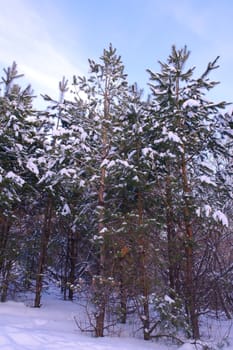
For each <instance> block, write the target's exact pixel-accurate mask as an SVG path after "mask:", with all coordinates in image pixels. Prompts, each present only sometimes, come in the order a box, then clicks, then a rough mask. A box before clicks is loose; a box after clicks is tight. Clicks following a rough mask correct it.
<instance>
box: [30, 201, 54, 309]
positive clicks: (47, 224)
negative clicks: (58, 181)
mask: <svg viewBox="0 0 233 350" xmlns="http://www.w3.org/2000/svg"><path fill="white" fill-rule="evenodd" d="M52 210H53V207H52V200H51V198H49V199H48V202H47V206H46V208H45V215H44V227H43V230H42V236H41V246H40V255H39V262H38V270H37V277H36V292H35V300H34V307H40V302H41V292H42V287H43V274H44V269H45V264H46V257H47V247H48V242H49V237H50V233H51V220H52Z"/></svg>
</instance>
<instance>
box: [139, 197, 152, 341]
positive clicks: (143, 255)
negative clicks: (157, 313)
mask: <svg viewBox="0 0 233 350" xmlns="http://www.w3.org/2000/svg"><path fill="white" fill-rule="evenodd" d="M138 226H139V230H141V228H142V226H143V199H142V193H141V191H139V192H138ZM140 234H141V233H140ZM140 243H141V244H140V245H141V246H142V247H141V252H140V271H141V288H142V295H143V317H142V322H143V338H144V340H150V332H149V330H150V308H149V280H148V267H147V254H148V250H147V247H148V242H147V239H146V238H145V237H144V232H143V237H141V239H140Z"/></svg>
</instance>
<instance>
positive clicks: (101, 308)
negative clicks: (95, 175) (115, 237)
mask: <svg viewBox="0 0 233 350" xmlns="http://www.w3.org/2000/svg"><path fill="white" fill-rule="evenodd" d="M108 119H109V96H108V78H107V77H106V78H105V94H104V124H103V125H102V161H104V160H105V159H106V158H107V155H108V149H109V144H108V142H109V137H108V131H107V127H106V120H108ZM105 183H106V169H105V167H104V166H103V167H101V169H100V186H99V191H98V208H99V222H98V234H99V237H100V242H101V243H100V252H99V254H100V257H99V277H100V278H102V279H103V280H104V278H105V274H106V271H105V269H106V266H105V265H106V237H105V233H104V232H103V228H104V217H105V200H104V194H105ZM101 289H102V288H101ZM104 289H105V288H104ZM97 294H98V296H97V300H98V311H97V314H96V328H95V329H96V332H95V333H96V337H103V336H104V320H105V310H106V295H105V290H103V289H102V292H101V290H99V291H97ZM101 294H102V295H101Z"/></svg>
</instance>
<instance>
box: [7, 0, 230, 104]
mask: <svg viewBox="0 0 233 350" xmlns="http://www.w3.org/2000/svg"><path fill="white" fill-rule="evenodd" d="M0 9H1V11H0V49H1V50H0V52H1V53H0V69H1V71H2V69H3V67H6V66H9V65H10V64H11V63H12V61H13V60H15V61H16V62H17V63H18V67H19V70H20V72H22V73H24V74H25V77H26V80H27V81H28V82H30V83H31V84H32V87H33V88H34V90H35V92H36V94H38V95H39V94H40V93H48V94H50V95H52V96H53V97H54V98H56V97H57V96H58V88H57V87H58V81H59V80H60V79H61V78H62V76H63V75H65V76H66V77H67V78H71V77H72V76H73V75H74V74H75V75H85V74H87V72H88V63H87V60H88V58H91V59H95V60H98V58H99V56H101V54H102V51H103V49H104V48H105V47H108V45H109V43H110V42H111V43H112V44H113V46H114V47H116V48H117V50H118V53H119V54H120V55H121V56H122V60H123V62H124V64H125V67H126V68H125V69H126V73H128V75H129V81H130V82H131V83H133V82H134V81H137V82H138V84H139V86H140V87H141V88H145V87H146V84H147V80H148V79H147V78H148V75H147V73H146V68H150V69H152V70H154V71H158V69H159V65H158V63H157V61H158V60H161V61H164V60H166V58H167V56H168V55H169V53H170V50H171V46H172V45H173V44H175V45H176V46H177V47H178V48H180V47H183V46H184V45H185V44H186V45H187V46H188V48H189V50H190V51H191V56H190V61H189V62H190V66H193V65H195V66H197V69H196V71H197V75H198V73H201V71H202V70H204V69H205V68H206V65H207V63H208V62H209V61H211V60H214V59H215V57H216V56H218V55H220V60H219V64H220V68H219V69H218V70H217V71H215V72H214V73H213V74H212V78H213V79H215V80H218V81H220V82H221V84H220V85H218V86H217V87H216V88H215V92H214V93H213V94H212V96H213V97H214V99H216V100H226V101H229V102H231V101H233V69H232V63H233V20H232V18H233V1H232V0H221V1H219V0H8V1H6V0H0Z"/></svg>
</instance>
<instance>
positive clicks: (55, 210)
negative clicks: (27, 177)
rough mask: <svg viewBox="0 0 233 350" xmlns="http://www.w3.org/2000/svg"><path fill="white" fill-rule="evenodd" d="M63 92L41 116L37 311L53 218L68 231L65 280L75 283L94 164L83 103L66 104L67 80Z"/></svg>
mask: <svg viewBox="0 0 233 350" xmlns="http://www.w3.org/2000/svg"><path fill="white" fill-rule="evenodd" d="M59 88H60V93H61V97H60V100H59V101H55V100H52V99H51V98H50V97H49V96H45V99H46V100H47V101H49V102H50V107H49V108H48V111H47V112H45V113H42V114H41V115H40V120H41V123H42V124H41V129H40V132H38V139H39V140H41V142H43V150H42V151H41V152H40V155H39V157H38V159H37V162H38V166H39V165H40V179H39V181H38V191H39V192H40V194H41V196H42V198H43V199H44V203H45V205H44V226H43V230H42V232H41V249H40V254H39V262H38V273H37V280H36V295H35V306H36V307H39V306H40V299H41V291H42V286H43V273H44V269H45V266H46V260H47V247H48V243H49V240H50V238H51V233H52V226H51V225H52V219H53V216H55V217H56V222H59V223H60V225H61V227H64V225H65V227H66V229H65V230H64V229H60V230H58V231H59V232H58V234H60V237H61V236H62V232H64V231H65V232H66V237H61V238H60V239H61V241H62V242H64V241H66V242H67V243H66V248H67V250H66V252H65V257H66V259H68V260H69V266H70V270H69V272H68V271H67V269H66V268H65V271H67V273H66V274H68V276H69V278H68V280H67V275H66V276H63V277H64V279H65V280H66V282H67V283H69V284H73V283H74V278H75V259H76V257H75V256H73V255H72V256H71V254H70V252H69V251H70V250H72V251H75V247H74V246H73V244H77V239H78V236H79V232H78V230H79V225H80V217H83V208H82V204H83V202H84V201H83V196H84V192H85V186H86V180H87V177H88V175H87V173H88V164H89V161H90V156H89V154H90V148H89V146H88V145H89V144H90V138H89V137H88V132H86V130H85V127H86V126H87V125H86V122H85V118H86V116H87V113H86V112H85V111H86V109H85V106H84V105H83V101H82V100H81V99H77V98H76V100H75V101H72V102H71V101H67V100H65V96H64V94H65V92H66V91H67V90H68V81H67V80H65V78H63V80H62V81H61V82H60V83H59ZM87 129H88V126H87ZM84 203H85V202H84ZM85 205H87V203H85ZM68 243H69V244H68ZM70 244H71V246H70ZM68 250H69V251H68ZM67 266H68V265H67ZM63 287H64V290H65V292H64V293H65V294H64V297H66V289H67V285H64V286H63ZM72 295H73V294H72V291H71V290H70V292H69V297H70V298H71V299H72Z"/></svg>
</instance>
